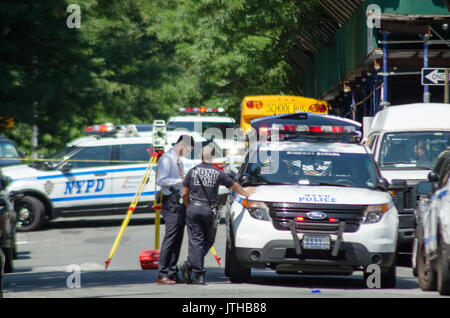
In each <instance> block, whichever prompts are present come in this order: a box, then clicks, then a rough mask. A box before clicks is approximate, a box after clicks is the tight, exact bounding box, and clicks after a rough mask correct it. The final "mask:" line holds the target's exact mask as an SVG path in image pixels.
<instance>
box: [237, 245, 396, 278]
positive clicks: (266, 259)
mask: <svg viewBox="0 0 450 318" xmlns="http://www.w3.org/2000/svg"><path fill="white" fill-rule="evenodd" d="M333 247H334V245H333V244H332V249H333ZM235 251H236V257H237V259H238V261H239V263H240V264H241V266H243V267H247V268H249V267H251V268H266V267H276V266H279V265H297V266H304V267H305V268H308V271H310V272H323V268H324V267H325V268H330V270H329V271H338V270H339V269H344V268H348V269H350V270H353V268H354V267H359V266H362V267H365V266H368V265H370V264H377V265H379V266H380V267H381V268H387V267H390V266H392V264H393V263H394V260H395V255H396V253H371V252H369V251H368V250H367V248H366V247H365V246H364V245H362V244H359V243H353V242H341V243H340V246H339V252H338V253H337V255H336V256H333V255H332V254H331V250H330V251H318V250H303V251H302V253H301V254H300V255H299V254H297V253H296V250H295V244H294V242H293V241H292V240H276V241H271V242H269V243H267V244H266V245H265V246H264V247H263V248H262V249H257V248H255V249H254V248H235ZM311 266H313V267H311ZM321 267H322V268H321Z"/></svg>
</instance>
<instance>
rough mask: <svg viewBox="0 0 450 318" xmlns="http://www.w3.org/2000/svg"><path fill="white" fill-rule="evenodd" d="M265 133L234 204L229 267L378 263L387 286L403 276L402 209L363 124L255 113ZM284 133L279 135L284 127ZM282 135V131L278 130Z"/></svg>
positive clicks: (346, 268) (293, 268) (337, 268)
mask: <svg viewBox="0 0 450 318" xmlns="http://www.w3.org/2000/svg"><path fill="white" fill-rule="evenodd" d="M252 125H253V127H254V128H255V129H256V131H257V132H259V134H258V135H259V137H260V139H261V136H263V133H269V134H270V136H271V139H270V140H269V141H267V142H262V141H261V140H260V141H259V142H258V143H255V144H253V146H252V145H251V144H250V149H249V153H248V155H247V157H246V160H245V162H244V164H243V165H242V167H241V169H240V171H239V174H238V180H239V182H240V184H241V185H242V186H244V187H249V186H253V187H255V191H254V193H253V194H252V195H251V196H250V197H249V198H248V199H245V198H242V197H240V196H239V195H237V194H233V195H232V196H230V199H229V203H228V204H229V206H228V209H227V217H226V218H227V245H226V265H225V273H226V275H227V276H229V278H230V280H231V282H233V283H239V282H246V281H249V280H250V278H251V268H271V269H274V270H276V272H277V273H280V274H285V273H289V274H293V273H303V274H314V273H320V274H343V275H349V274H351V273H353V271H355V270H363V271H364V273H365V275H364V277H366V278H368V277H369V276H370V275H369V274H370V272H366V269H367V267H368V266H369V265H371V264H376V265H378V266H379V267H378V268H379V269H380V273H381V274H380V282H381V283H380V285H381V286H380V287H394V286H395V282H396V246H397V237H398V224H399V220H398V213H397V210H396V208H395V205H394V203H393V201H392V197H391V195H390V194H389V192H387V181H386V180H385V179H382V178H381V176H380V173H379V171H378V168H377V166H376V164H375V162H374V160H373V157H372V156H371V155H370V154H369V153H368V151H367V149H366V148H365V146H363V145H361V144H358V143H357V140H358V139H359V136H360V132H359V130H360V124H359V123H357V122H354V121H351V120H346V119H343V118H339V117H334V116H326V115H317V114H310V113H296V114H289V115H277V116H270V117H264V118H261V119H257V120H254V121H252ZM278 133H279V135H278ZM276 136H279V138H280V141H279V142H277V141H275V140H274V137H276Z"/></svg>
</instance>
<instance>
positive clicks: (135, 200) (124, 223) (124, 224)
mask: <svg viewBox="0 0 450 318" xmlns="http://www.w3.org/2000/svg"><path fill="white" fill-rule="evenodd" d="M156 159H157V158H156V157H153V156H152V157H151V158H150V161H149V164H148V167H147V169H146V170H145V173H144V177H143V178H142V181H141V183H140V185H139V187H138V191H137V192H136V194H135V195H134V198H133V201H132V202H131V204H130V206H129V208H128V210H127V215H126V217H125V219H124V220H123V221H122V226H121V227H120V231H119V233H118V234H117V237H116V240H115V241H114V244H113V246H112V248H111V251H110V252H109V257H108V259H107V260H106V262H105V263H106V264H105V269H108V266H109V264H110V263H111V259H112V258H113V256H114V254H115V253H116V250H117V247H118V246H119V243H120V240H121V239H122V236H123V233H124V232H125V228H126V227H127V226H128V223H129V222H130V219H131V216H132V215H133V212H134V210H135V208H136V206H137V203H138V202H139V198H140V197H141V194H142V191H143V189H144V187H145V184H146V183H147V180H148V177H149V173H148V171H149V168H150V167H151V166H152V165H154V164H155V162H156ZM150 171H151V170H150Z"/></svg>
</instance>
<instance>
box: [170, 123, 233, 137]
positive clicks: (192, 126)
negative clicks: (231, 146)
mask: <svg viewBox="0 0 450 318" xmlns="http://www.w3.org/2000/svg"><path fill="white" fill-rule="evenodd" d="M200 123H201V130H202V131H201V132H199V133H201V134H204V133H205V131H206V130H208V129H210V128H216V129H218V130H219V131H220V133H221V134H222V136H223V137H222V138H221V139H226V138H227V135H228V137H229V138H233V136H234V135H233V132H234V131H231V133H228V134H227V128H231V129H233V130H234V128H235V126H234V123H227V122H225V123H224V122H209V121H202V122H197V123H195V122H191V121H189V122H187V121H174V122H168V123H167V124H168V125H170V126H172V127H176V128H185V129H187V130H189V131H195V128H197V127H199V128H200ZM211 134H212V135H214V130H213V129H210V130H209V134H208V135H211ZM215 137H216V139H217V138H219V136H215Z"/></svg>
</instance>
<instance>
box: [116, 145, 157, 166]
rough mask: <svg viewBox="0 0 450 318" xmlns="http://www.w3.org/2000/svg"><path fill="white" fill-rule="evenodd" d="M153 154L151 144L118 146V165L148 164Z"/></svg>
mask: <svg viewBox="0 0 450 318" xmlns="http://www.w3.org/2000/svg"><path fill="white" fill-rule="evenodd" d="M152 153H153V147H152V145H151V144H134V145H120V146H119V160H120V161H123V162H120V164H142V163H144V162H148V161H149V160H150V157H151V156H152Z"/></svg>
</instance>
